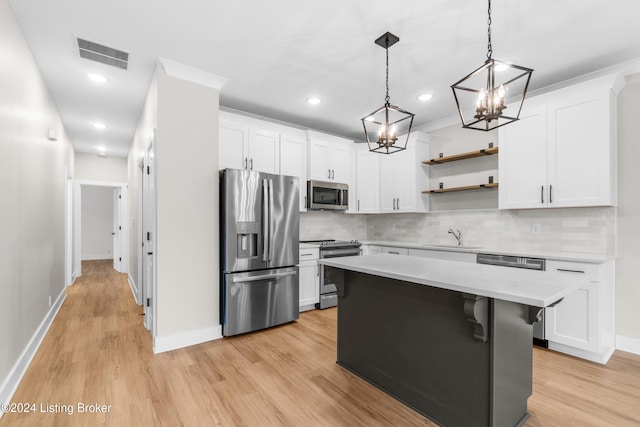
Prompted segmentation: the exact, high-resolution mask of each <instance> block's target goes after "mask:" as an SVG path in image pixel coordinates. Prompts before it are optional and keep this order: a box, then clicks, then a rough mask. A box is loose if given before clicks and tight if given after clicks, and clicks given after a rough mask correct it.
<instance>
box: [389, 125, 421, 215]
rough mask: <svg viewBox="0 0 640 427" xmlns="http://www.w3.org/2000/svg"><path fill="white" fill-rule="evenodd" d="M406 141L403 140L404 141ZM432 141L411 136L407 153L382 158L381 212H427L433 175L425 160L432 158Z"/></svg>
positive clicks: (419, 133)
mask: <svg viewBox="0 0 640 427" xmlns="http://www.w3.org/2000/svg"><path fill="white" fill-rule="evenodd" d="M401 138H402V137H401ZM428 148H429V145H428V137H427V135H426V134H424V133H422V132H413V133H412V134H411V135H410V136H409V142H408V143H407V149H406V150H403V151H399V152H397V153H394V154H378V157H379V162H380V212H381V213H397V212H426V211H427V210H428V209H427V207H428V196H426V195H422V191H423V190H426V189H428V188H429V173H428V170H427V169H426V167H425V166H422V160H425V159H427V158H428V155H429V151H428Z"/></svg>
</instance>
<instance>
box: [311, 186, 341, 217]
mask: <svg viewBox="0 0 640 427" xmlns="http://www.w3.org/2000/svg"><path fill="white" fill-rule="evenodd" d="M348 206H349V186H348V185H347V184H338V183H336V182H323V181H307V209H337V210H346V209H347V207H348Z"/></svg>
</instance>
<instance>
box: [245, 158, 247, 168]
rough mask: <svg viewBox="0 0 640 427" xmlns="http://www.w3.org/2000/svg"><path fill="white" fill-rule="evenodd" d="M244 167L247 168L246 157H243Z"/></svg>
mask: <svg viewBox="0 0 640 427" xmlns="http://www.w3.org/2000/svg"><path fill="white" fill-rule="evenodd" d="M244 168H245V169H246V168H247V158H246V157H245V158H244Z"/></svg>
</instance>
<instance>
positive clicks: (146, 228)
mask: <svg viewBox="0 0 640 427" xmlns="http://www.w3.org/2000/svg"><path fill="white" fill-rule="evenodd" d="M154 135H155V133H154ZM154 151H155V143H154V138H152V140H151V143H150V144H149V147H148V148H147V151H146V153H145V161H144V169H143V182H142V186H143V188H142V194H143V196H142V197H143V202H142V203H143V216H142V227H141V229H142V236H140V237H141V240H142V242H141V244H142V256H143V259H144V261H143V264H144V266H143V269H144V272H143V281H142V287H143V301H142V305H143V307H144V320H145V322H144V323H145V327H146V328H147V329H148V330H149V331H150V332H151V334H152V335H154V333H155V314H154V313H155V310H154V304H155V280H156V275H155V271H156V269H155V238H156V221H155V219H156V188H155V170H154Z"/></svg>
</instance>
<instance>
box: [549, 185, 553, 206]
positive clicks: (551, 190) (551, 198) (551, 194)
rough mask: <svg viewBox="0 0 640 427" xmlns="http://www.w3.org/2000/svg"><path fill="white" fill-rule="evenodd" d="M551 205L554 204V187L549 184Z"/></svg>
mask: <svg viewBox="0 0 640 427" xmlns="http://www.w3.org/2000/svg"><path fill="white" fill-rule="evenodd" d="M549 203H553V185H551V184H549Z"/></svg>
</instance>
